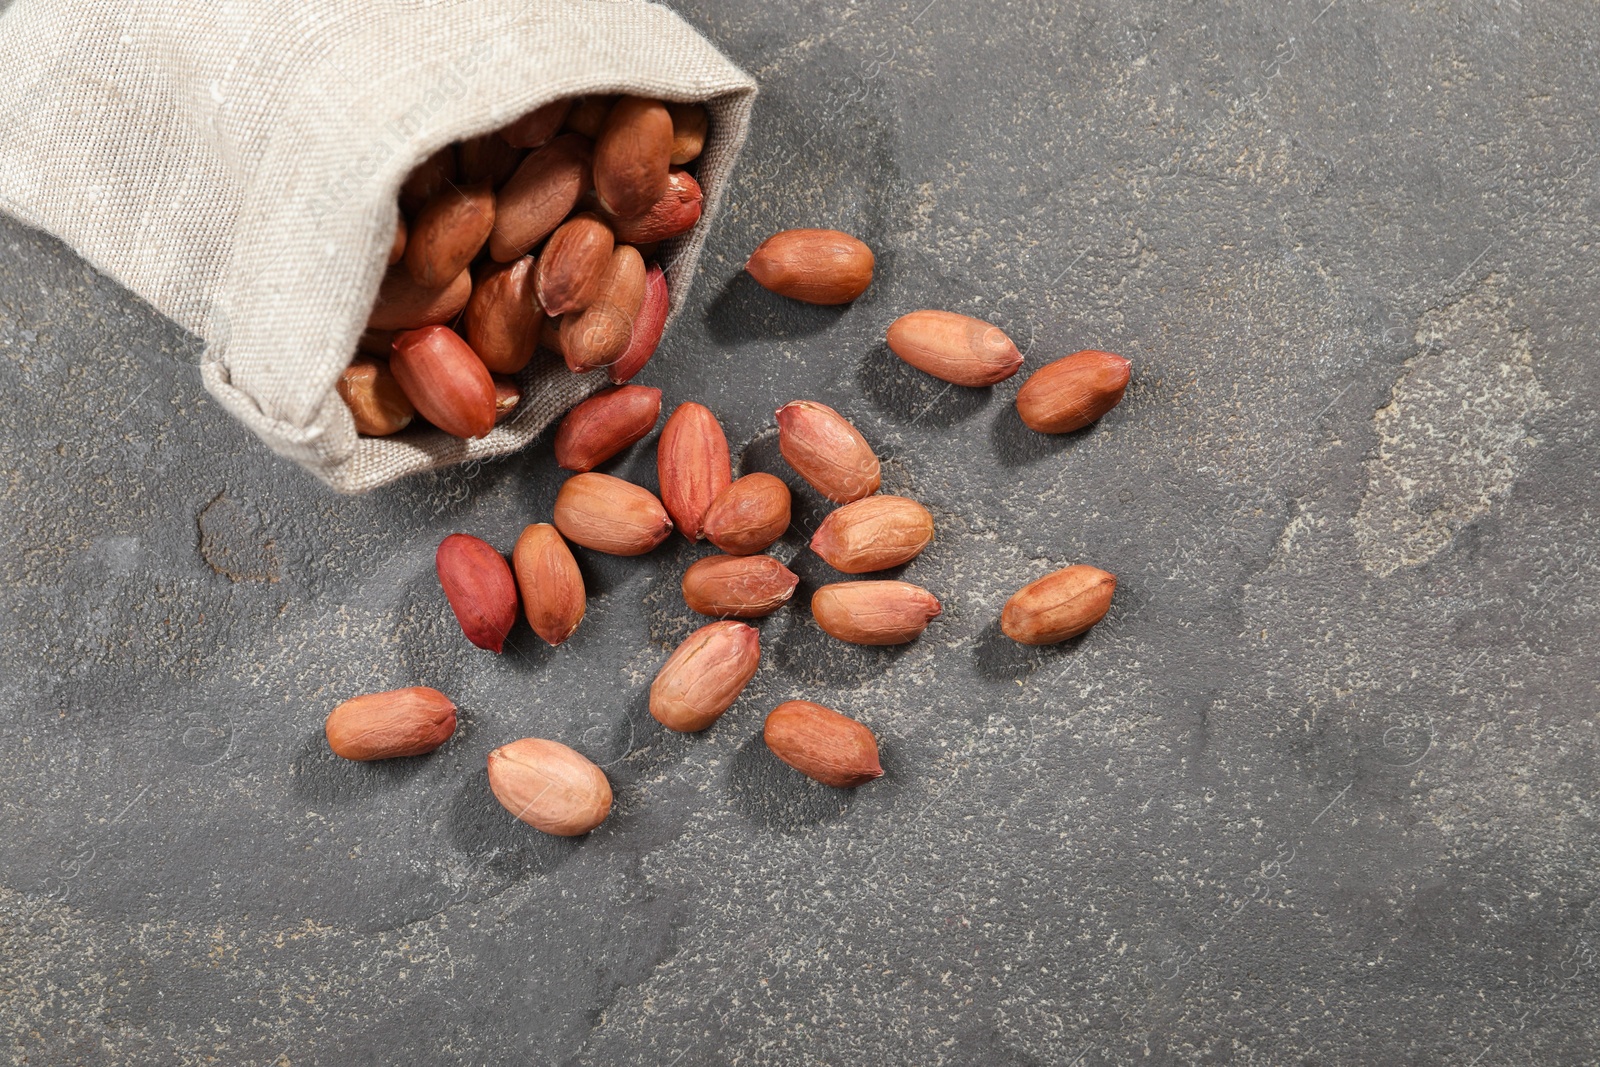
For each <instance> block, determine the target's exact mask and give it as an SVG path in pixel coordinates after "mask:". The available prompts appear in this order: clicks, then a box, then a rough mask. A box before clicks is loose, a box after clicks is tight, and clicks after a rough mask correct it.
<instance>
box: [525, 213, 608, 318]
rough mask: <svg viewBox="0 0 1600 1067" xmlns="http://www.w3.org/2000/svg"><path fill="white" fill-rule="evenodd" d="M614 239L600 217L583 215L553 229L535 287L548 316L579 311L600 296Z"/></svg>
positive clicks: (542, 255) (540, 264)
mask: <svg viewBox="0 0 1600 1067" xmlns="http://www.w3.org/2000/svg"><path fill="white" fill-rule="evenodd" d="M615 247H616V239H615V237H614V236H613V235H612V233H611V227H609V226H607V225H606V224H605V221H604V220H603V219H601V218H600V216H599V215H596V214H594V213H593V212H589V211H583V212H579V213H578V214H576V215H573V216H572V217H571V218H569V219H567V221H565V222H563V223H562V224H561V225H560V226H557V227H556V230H555V232H554V233H552V234H551V235H550V240H548V241H546V242H545V246H544V250H543V251H542V252H540V253H539V265H538V267H537V268H536V270H535V274H534V286H535V289H536V291H537V292H538V294H539V304H540V306H541V307H543V308H544V310H545V314H547V315H565V314H567V313H568V312H572V311H582V310H583V309H584V308H586V307H588V306H589V305H590V304H592V303H594V302H595V300H596V299H597V298H598V297H599V296H600V293H601V286H602V284H603V283H604V280H605V274H606V268H607V267H608V266H609V265H610V263H611V252H612V250H613V249H614V248H615Z"/></svg>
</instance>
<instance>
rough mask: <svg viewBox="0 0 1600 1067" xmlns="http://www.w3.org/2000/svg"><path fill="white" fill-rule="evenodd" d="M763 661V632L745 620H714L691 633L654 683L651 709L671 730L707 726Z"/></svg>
mask: <svg viewBox="0 0 1600 1067" xmlns="http://www.w3.org/2000/svg"><path fill="white" fill-rule="evenodd" d="M760 665H761V638H760V635H759V634H757V633H756V631H755V630H754V629H753V628H752V627H750V626H747V625H745V624H744V623H742V622H731V621H725V622H713V623H710V624H708V625H706V626H702V627H700V629H698V630H696V631H695V632H694V633H692V634H690V635H689V636H688V637H686V638H685V639H684V641H683V643H682V644H681V645H679V646H678V648H677V650H676V651H674V652H673V653H672V655H671V656H669V657H668V658H667V662H666V663H664V664H662V665H661V670H660V672H659V673H657V674H656V679H655V681H654V682H652V683H651V684H650V714H651V715H652V716H654V718H655V719H656V721H657V722H659V723H661V725H663V726H665V727H666V728H667V729H669V730H677V731H679V732H682V733H695V732H697V731H700V730H704V729H705V728H706V727H708V726H710V725H711V724H712V723H714V722H716V721H717V719H719V718H720V717H721V716H722V713H723V712H725V711H727V710H728V708H730V707H732V706H733V702H734V701H735V700H737V699H738V698H739V693H740V692H742V691H743V689H744V687H745V685H746V684H748V683H749V681H750V679H751V678H753V677H755V673H756V668H758V667H759V666H760Z"/></svg>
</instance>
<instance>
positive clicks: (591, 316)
mask: <svg viewBox="0 0 1600 1067" xmlns="http://www.w3.org/2000/svg"><path fill="white" fill-rule="evenodd" d="M645 278H646V274H645V266H644V259H643V258H642V257H641V256H640V255H639V250H638V249H637V248H634V247H633V246H632V245H617V246H616V247H615V248H613V249H612V251H611V259H610V261H609V262H608V263H607V264H606V268H605V270H604V271H603V272H602V273H601V276H600V285H599V295H597V296H596V297H595V299H594V302H593V303H592V304H590V305H589V306H588V307H586V308H584V309H583V310H582V311H580V312H575V313H573V314H570V315H565V316H563V317H562V320H561V355H562V358H563V359H565V360H566V363H567V368H568V369H569V370H571V371H572V372H574V373H576V374H582V373H584V372H586V371H591V370H594V369H595V368H597V367H605V366H608V365H610V364H612V363H614V362H616V361H617V359H618V358H619V357H621V356H622V354H623V353H624V352H625V351H627V348H628V344H629V341H630V340H631V339H632V337H633V322H634V316H636V315H637V314H638V312H639V308H640V305H641V304H643V302H644V294H645Z"/></svg>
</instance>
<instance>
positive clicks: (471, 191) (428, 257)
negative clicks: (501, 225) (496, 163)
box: [406, 182, 494, 289]
mask: <svg viewBox="0 0 1600 1067" xmlns="http://www.w3.org/2000/svg"><path fill="white" fill-rule="evenodd" d="M493 229H494V190H493V189H492V188H490V186H489V183H488V182H479V183H478V184H476V185H465V186H462V185H449V186H446V187H445V188H443V189H441V190H439V191H438V192H437V193H434V194H433V197H432V198H431V199H430V200H429V201H428V202H427V203H426V204H424V205H423V206H422V210H421V211H419V212H418V213H417V218H416V221H415V222H413V223H412V224H411V232H410V234H409V236H408V237H407V238H406V270H408V271H409V272H410V273H411V280H412V281H414V282H416V283H417V284H418V285H420V286H422V287H423V288H425V289H437V288H439V287H440V286H442V285H444V284H445V283H447V282H449V281H451V280H452V279H454V278H455V276H456V275H458V274H460V273H461V272H462V271H464V270H466V269H467V267H469V266H470V265H471V264H472V260H473V258H474V257H475V256H477V254H478V249H480V248H482V247H483V243H484V242H485V241H487V240H488V239H489V233H490V231H491V230H493Z"/></svg>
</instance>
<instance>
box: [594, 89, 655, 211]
mask: <svg viewBox="0 0 1600 1067" xmlns="http://www.w3.org/2000/svg"><path fill="white" fill-rule="evenodd" d="M672 145H673V127H672V115H671V114H670V113H669V112H668V111H667V108H666V105H664V104H662V103H661V102H660V101H659V100H646V99H644V98H643V97H638V96H624V97H622V98H621V99H619V100H618V101H617V102H616V103H615V104H613V105H612V107H611V111H610V113H609V114H608V115H607V116H606V121H605V125H604V126H603V127H602V128H601V130H600V136H599V138H598V139H596V141H595V145H594V190H595V193H596V194H598V195H599V197H600V203H601V205H602V206H603V207H604V208H605V210H606V211H607V212H608V213H610V214H613V215H622V216H629V215H638V214H640V213H642V212H644V211H647V210H649V209H650V207H651V205H653V204H654V203H655V202H656V201H657V200H659V199H661V194H662V193H664V192H666V191H667V168H668V167H669V166H670V165H671V161H672Z"/></svg>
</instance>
